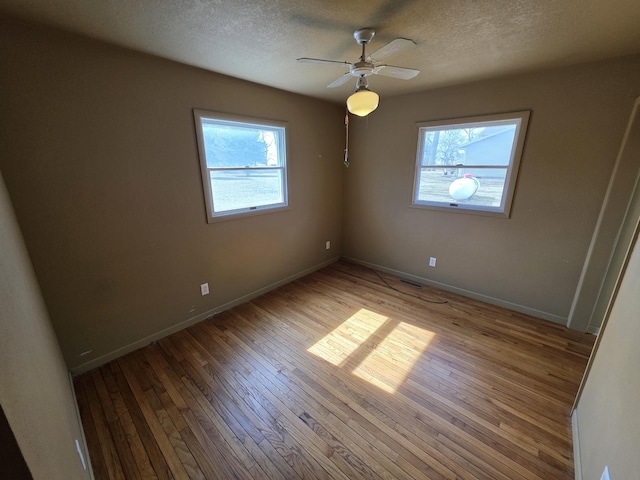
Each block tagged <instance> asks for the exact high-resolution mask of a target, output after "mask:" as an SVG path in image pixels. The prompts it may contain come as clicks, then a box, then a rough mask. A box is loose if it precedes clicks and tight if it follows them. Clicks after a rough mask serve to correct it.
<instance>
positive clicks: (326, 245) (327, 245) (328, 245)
mask: <svg viewBox="0 0 640 480" xmlns="http://www.w3.org/2000/svg"><path fill="white" fill-rule="evenodd" d="M324 246H325V248H326V249H327V250H329V249H330V248H331V242H330V241H329V240H327V243H325V244H324Z"/></svg>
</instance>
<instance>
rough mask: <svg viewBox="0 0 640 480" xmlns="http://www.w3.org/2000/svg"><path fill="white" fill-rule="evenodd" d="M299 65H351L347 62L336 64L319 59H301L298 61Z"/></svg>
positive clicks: (333, 61) (332, 61) (335, 62)
mask: <svg viewBox="0 0 640 480" xmlns="http://www.w3.org/2000/svg"><path fill="white" fill-rule="evenodd" d="M298 61H299V62H301V63H318V64H320V65H335V66H338V67H344V66H345V65H346V66H349V65H351V64H350V63H349V62H337V61H335V60H322V59H321V58H307V57H302V58H299V59H298Z"/></svg>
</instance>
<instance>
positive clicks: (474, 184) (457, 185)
mask: <svg viewBox="0 0 640 480" xmlns="http://www.w3.org/2000/svg"><path fill="white" fill-rule="evenodd" d="M478 188H480V181H479V180H478V179H477V178H476V177H474V176H473V175H471V174H470V173H465V174H464V175H463V176H462V178H458V179H456V180H454V181H453V182H451V185H449V195H450V196H451V198H453V199H454V200H468V199H469V198H471V197H473V196H474V195H475V193H476V192H477V191H478Z"/></svg>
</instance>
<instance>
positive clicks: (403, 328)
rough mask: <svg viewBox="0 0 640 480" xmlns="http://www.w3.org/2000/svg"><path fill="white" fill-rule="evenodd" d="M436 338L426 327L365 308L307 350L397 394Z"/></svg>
mask: <svg viewBox="0 0 640 480" xmlns="http://www.w3.org/2000/svg"><path fill="white" fill-rule="evenodd" d="M434 337H435V333H433V332H430V331H429V330H425V329H424V328H420V327H417V326H415V325H411V324H409V323H405V322H398V321H395V320H391V319H389V318H388V317H385V316H384V315H379V314H377V313H375V312H372V311H370V310H366V309H364V308H361V309H360V310H358V312H357V313H355V314H354V315H352V316H351V317H349V318H348V319H347V320H346V321H344V322H343V323H342V324H340V326H338V327H337V328H335V329H334V330H333V331H332V332H331V333H329V334H328V335H326V336H324V337H323V338H321V339H320V340H319V341H318V342H316V343H315V344H314V345H313V346H312V347H310V348H309V349H308V350H307V351H308V352H309V353H312V354H314V355H316V356H318V357H320V358H322V359H324V360H326V361H328V362H330V363H332V364H333V365H335V366H337V367H340V368H345V369H348V370H350V371H351V373H353V374H354V375H356V376H357V377H359V378H362V379H363V380H366V381H368V382H370V383H371V384H373V385H375V386H377V387H378V388H381V389H383V390H385V391H387V392H390V393H394V392H395V391H396V390H397V389H398V387H400V386H401V385H402V383H403V382H404V380H405V378H406V377H407V375H409V373H410V372H411V369H412V368H413V367H414V365H415V363H416V362H417V361H418V359H419V358H420V356H421V355H422V353H423V352H424V351H425V350H426V348H427V347H428V346H429V343H430V342H431V340H432V339H433V338H434Z"/></svg>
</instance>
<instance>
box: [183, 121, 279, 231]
mask: <svg viewBox="0 0 640 480" xmlns="http://www.w3.org/2000/svg"><path fill="white" fill-rule="evenodd" d="M193 116H194V119H195V128H196V137H197V142H198V154H199V159H200V170H201V174H202V186H203V189H204V197H205V206H206V210H207V222H208V223H215V222H218V221H221V220H230V219H233V218H238V217H245V216H251V215H260V214H265V213H273V212H277V211H280V210H286V209H287V208H288V206H289V198H288V190H289V188H288V182H287V141H286V138H287V123H286V122H280V121H276V120H265V119H261V118H253V117H246V116H241V115H231V114H227V113H221V112H213V111H209V110H199V109H194V110H193ZM203 122H208V123H215V124H218V125H227V126H238V127H257V128H261V129H266V130H270V131H273V132H274V134H275V139H276V142H277V154H278V155H277V156H278V164H277V165H276V166H268V165H267V166H259V167H255V166H244V167H209V166H207V158H206V149H205V144H204V134H203V129H202V125H203ZM267 169H268V170H277V171H279V172H280V181H281V186H282V202H278V203H271V204H264V205H253V206H250V207H246V208H238V209H234V210H224V211H216V209H215V202H214V200H215V199H214V192H213V191H212V189H211V177H210V172H211V171H233V170H238V171H246V170H267Z"/></svg>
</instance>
